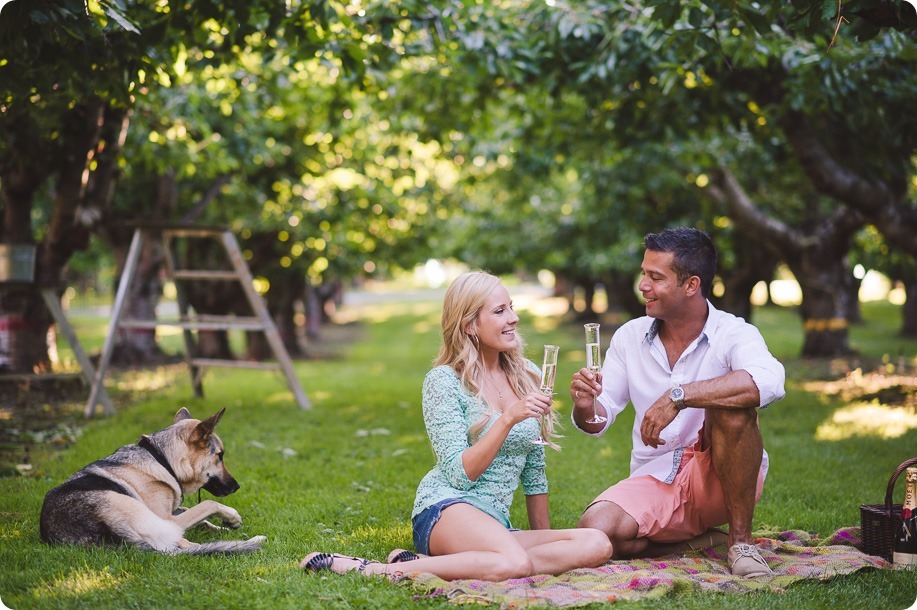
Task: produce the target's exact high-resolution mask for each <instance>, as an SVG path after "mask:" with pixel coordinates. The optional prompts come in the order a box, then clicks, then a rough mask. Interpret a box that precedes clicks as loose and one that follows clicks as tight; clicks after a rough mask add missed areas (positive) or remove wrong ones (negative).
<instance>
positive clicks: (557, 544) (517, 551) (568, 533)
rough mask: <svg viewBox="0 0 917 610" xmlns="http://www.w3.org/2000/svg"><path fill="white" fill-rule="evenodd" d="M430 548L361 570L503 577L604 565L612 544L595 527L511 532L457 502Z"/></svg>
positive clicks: (437, 528) (438, 527)
mask: <svg viewBox="0 0 917 610" xmlns="http://www.w3.org/2000/svg"><path fill="white" fill-rule="evenodd" d="M430 552H431V556H428V557H421V558H419V559H415V560H414V561H410V562H405V563H402V564H382V563H378V564H377V563H371V564H369V565H367V566H366V567H365V569H364V572H363V573H364V574H391V573H394V572H430V573H432V574H436V575H437V576H439V577H440V578H443V579H445V580H455V579H460V578H471V579H480V580H506V579H509V578H521V577H524V576H530V575H532V574H560V573H562V572H566V571H567V570H572V569H574V568H582V567H595V566H598V565H602V564H603V563H605V562H606V561H607V560H608V558H609V557H611V552H612V548H611V543H610V542H609V541H608V537H607V536H605V534H604V533H602V532H600V531H597V530H590V529H569V530H528V531H518V532H510V531H508V530H507V529H506V528H505V527H503V525H502V524H500V523H499V522H497V521H496V520H495V519H493V518H492V517H491V516H489V515H487V514H486V513H484V512H482V511H480V510H478V509H477V508H475V507H473V506H471V505H470V504H465V503H459V504H453V505H452V506H449V507H447V508H445V509H444V510H443V513H442V516H441V517H440V519H439V521H437V523H436V525H435V526H434V527H433V533H432V535H431V537H430ZM354 565H356V563H355V564H354ZM342 567H343V566H342Z"/></svg>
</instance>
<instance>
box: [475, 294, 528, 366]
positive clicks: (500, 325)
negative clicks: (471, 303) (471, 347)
mask: <svg viewBox="0 0 917 610" xmlns="http://www.w3.org/2000/svg"><path fill="white" fill-rule="evenodd" d="M518 322H519V316H517V315H516V312H515V311H513V302H512V301H511V300H510V298H509V292H507V290H506V288H504V287H503V285H502V284H500V285H499V286H497V287H496V288H494V289H493V292H491V293H490V296H488V297H487V300H486V301H485V302H484V306H483V307H481V311H479V312H478V319H477V323H478V329H477V335H478V339H479V340H480V344H481V351H482V352H485V351H496V352H505V351H509V350H512V349H515V348H516V347H517V346H518V345H519V339H518V337H517V336H516V324H517V323H518Z"/></svg>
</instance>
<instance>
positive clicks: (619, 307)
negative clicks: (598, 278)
mask: <svg viewBox="0 0 917 610" xmlns="http://www.w3.org/2000/svg"><path fill="white" fill-rule="evenodd" d="M602 283H603V284H604V285H605V293H606V294H607V295H608V309H609V311H623V312H625V313H627V314H628V315H629V316H630V317H631V318H639V317H640V316H642V315H645V314H646V306H645V305H644V304H643V300H642V299H640V298H639V297H637V293H636V292H634V276H633V274H631V273H623V272H609V273H606V274H605V275H603V276H602Z"/></svg>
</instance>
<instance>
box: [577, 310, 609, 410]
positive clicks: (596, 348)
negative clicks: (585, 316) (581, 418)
mask: <svg viewBox="0 0 917 610" xmlns="http://www.w3.org/2000/svg"><path fill="white" fill-rule="evenodd" d="M583 328H585V329H586V368H587V369H589V370H590V371H592V372H593V373H598V372H599V371H601V370H602V340H601V339H599V325H598V324H594V323H593V324H584V325H583ZM605 421H606V418H604V417H602V416H601V415H598V414H597V413H596V412H595V396H593V397H592V417H591V418H589V419H587V420H586V423H590V424H603V423H605Z"/></svg>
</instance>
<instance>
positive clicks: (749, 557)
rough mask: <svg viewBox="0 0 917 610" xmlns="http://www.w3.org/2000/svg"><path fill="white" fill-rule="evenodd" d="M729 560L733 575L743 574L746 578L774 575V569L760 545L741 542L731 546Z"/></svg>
mask: <svg viewBox="0 0 917 610" xmlns="http://www.w3.org/2000/svg"><path fill="white" fill-rule="evenodd" d="M726 558H727V561H728V562H729V570H730V571H731V572H732V575H733V576H742V577H744V578H754V577H756V576H773V574H774V571H773V570H771V569H770V566H768V565H767V562H766V561H764V558H763V557H761V553H759V552H758V547H756V546H755V545H753V544H745V543H739V544H734V545H732V546H731V547H729V553H728V555H727V556H726Z"/></svg>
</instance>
